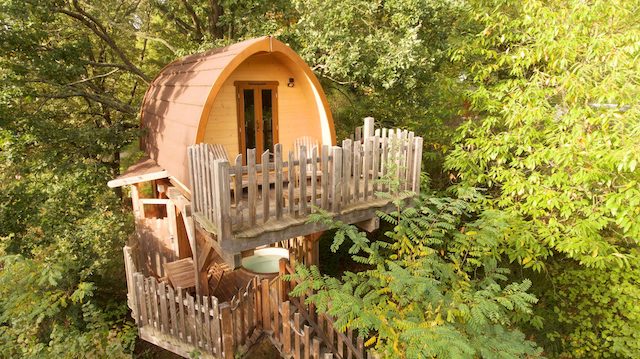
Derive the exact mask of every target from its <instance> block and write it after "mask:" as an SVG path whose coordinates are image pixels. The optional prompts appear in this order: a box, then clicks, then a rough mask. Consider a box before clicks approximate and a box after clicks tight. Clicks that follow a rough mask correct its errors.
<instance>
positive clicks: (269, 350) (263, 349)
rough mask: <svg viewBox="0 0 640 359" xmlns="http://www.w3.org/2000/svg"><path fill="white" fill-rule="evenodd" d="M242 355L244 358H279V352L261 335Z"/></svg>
mask: <svg viewBox="0 0 640 359" xmlns="http://www.w3.org/2000/svg"><path fill="white" fill-rule="evenodd" d="M244 357H245V358H246V359H280V353H279V352H278V349H276V348H275V347H274V346H273V344H271V341H270V340H269V339H267V338H266V337H263V338H262V339H261V340H260V341H259V342H257V343H256V344H255V345H253V346H252V347H251V349H249V351H248V352H247V354H246V355H245V356H244Z"/></svg>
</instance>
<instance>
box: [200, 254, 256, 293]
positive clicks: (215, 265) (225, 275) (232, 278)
mask: <svg viewBox="0 0 640 359" xmlns="http://www.w3.org/2000/svg"><path fill="white" fill-rule="evenodd" d="M214 256H215V257H214V259H213V261H212V263H211V265H210V266H209V293H211V294H212V295H213V296H215V297H216V298H218V302H220V303H223V302H227V301H230V300H231V299H232V298H233V296H234V295H236V294H237V293H238V290H240V288H245V287H246V286H247V284H248V283H249V282H251V280H252V279H253V278H254V277H255V276H256V275H255V274H253V273H250V272H248V271H246V270H244V269H242V268H238V269H235V270H232V269H231V268H230V267H229V266H228V265H227V264H226V263H225V261H224V260H223V259H222V257H220V256H219V255H218V254H217V253H215V251H214Z"/></svg>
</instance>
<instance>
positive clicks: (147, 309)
mask: <svg viewBox="0 0 640 359" xmlns="http://www.w3.org/2000/svg"><path fill="white" fill-rule="evenodd" d="M134 252H135V249H134V248H131V247H128V246H127V247H125V248H124V257H125V269H126V277H127V287H128V290H129V293H128V304H129V307H130V308H131V315H132V317H133V319H134V320H135V322H136V324H137V326H138V328H139V332H140V337H141V338H142V339H144V340H146V341H149V342H151V343H153V344H155V345H158V346H160V347H163V348H165V349H167V350H170V351H173V352H174V353H177V354H180V355H182V356H184V357H190V356H191V355H192V354H193V353H194V352H199V353H200V355H201V357H216V358H225V359H227V358H229V359H231V358H234V357H236V356H237V354H238V353H244V352H246V350H247V349H248V348H249V347H250V346H251V345H252V344H253V343H254V341H255V340H256V339H257V338H258V337H259V334H260V333H263V332H264V333H267V334H268V335H269V337H270V338H271V339H272V342H273V343H274V344H275V345H276V347H277V349H278V350H279V351H280V353H281V355H282V356H283V357H285V358H314V359H329V358H340V359H342V358H358V359H364V358H369V357H371V353H369V352H368V351H365V349H364V342H363V339H362V338H361V337H358V336H357V335H354V333H353V332H352V331H351V330H348V331H347V332H346V333H342V332H340V331H339V330H338V329H337V328H336V327H335V326H334V318H332V317H331V316H329V315H327V314H323V313H321V314H318V313H316V311H315V308H314V306H313V305H307V304H305V299H306V296H305V295H303V296H302V297H292V298H289V296H288V293H289V292H290V291H291V289H292V288H293V286H295V284H296V283H295V282H288V281H284V280H283V279H282V275H278V276H276V277H275V278H273V279H262V280H260V281H259V280H258V279H257V278H254V279H253V280H252V281H250V282H249V283H248V284H247V286H246V287H245V288H242V289H240V290H239V291H238V293H237V295H235V296H234V297H233V298H232V299H231V300H230V301H229V302H224V303H218V299H217V298H216V297H213V296H196V295H192V294H190V293H188V292H187V291H185V290H183V289H181V288H176V289H174V288H173V287H171V286H170V285H168V284H167V283H164V282H159V281H158V280H157V279H156V278H154V277H145V276H144V275H143V274H142V273H140V272H137V271H136V264H135V260H134V258H135V253H134ZM281 268H284V269H283V271H282V273H283V274H284V273H293V269H292V268H291V267H290V266H289V263H288V262H287V263H283V264H282V265H281Z"/></svg>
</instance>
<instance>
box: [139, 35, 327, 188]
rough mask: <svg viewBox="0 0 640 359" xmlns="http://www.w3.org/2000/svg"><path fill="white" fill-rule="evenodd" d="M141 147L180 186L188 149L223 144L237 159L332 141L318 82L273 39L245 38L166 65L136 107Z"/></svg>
mask: <svg viewBox="0 0 640 359" xmlns="http://www.w3.org/2000/svg"><path fill="white" fill-rule="evenodd" d="M141 118H142V126H143V128H144V129H145V130H146V131H147V133H146V136H145V141H144V149H145V151H146V152H147V153H148V154H149V156H150V157H151V159H153V160H154V161H156V163H158V165H160V166H161V167H162V168H164V169H166V170H167V171H168V172H169V173H170V174H171V176H172V177H173V178H174V179H175V180H177V181H180V183H181V184H183V185H184V186H185V187H188V186H189V177H188V166H187V163H188V161H187V147H188V146H190V145H193V144H196V143H203V142H204V143H214V144H220V145H222V146H224V150H225V151H226V154H227V157H228V158H230V159H233V158H235V156H236V155H238V154H244V153H246V150H247V149H248V148H255V149H256V151H257V152H258V153H263V152H264V151H265V150H267V149H270V150H271V151H273V146H274V144H276V143H281V144H282V146H283V151H285V152H287V151H289V150H290V149H292V146H293V144H294V141H295V140H296V139H297V138H301V137H304V136H309V137H312V138H314V139H315V140H316V141H318V143H320V144H327V145H332V144H335V131H334V127H333V119H332V117H331V111H330V110H329V106H328V103H327V99H326V96H325V94H324V91H323V90H322V87H321V86H320V82H319V81H318V79H317V78H316V76H315V75H314V74H313V72H312V71H311V69H310V68H309V66H307V64H306V63H305V62H304V61H303V60H302V59H301V58H300V57H299V56H298V55H297V54H296V53H295V52H294V51H293V50H291V48H289V47H288V46H286V45H285V44H283V43H282V42H280V41H278V40H276V39H274V38H273V37H270V36H268V37H261V38H257V39H252V40H247V41H243V42H240V43H237V44H235V45H231V46H228V47H224V48H220V49H214V50H211V51H207V52H204V53H201V54H196V55H191V56H187V57H185V58H182V59H180V60H177V61H174V62H172V63H171V64H169V65H167V66H166V67H165V68H164V69H163V70H162V71H161V72H160V74H159V75H158V76H157V77H156V78H155V80H153V82H152V83H151V86H150V87H149V90H148V91H147V93H146V95H145V98H144V101H143V104H142V112H141Z"/></svg>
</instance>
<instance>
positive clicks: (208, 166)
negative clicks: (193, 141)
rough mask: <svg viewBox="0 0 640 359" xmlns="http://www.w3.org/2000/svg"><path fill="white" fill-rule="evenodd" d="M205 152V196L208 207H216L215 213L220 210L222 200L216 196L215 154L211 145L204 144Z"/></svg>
mask: <svg viewBox="0 0 640 359" xmlns="http://www.w3.org/2000/svg"><path fill="white" fill-rule="evenodd" d="M202 146H203V147H202V149H203V154H204V170H205V172H204V176H203V177H204V181H205V182H204V187H203V191H204V193H205V198H206V201H207V207H208V208H214V213H215V212H217V211H218V210H219V206H220V200H219V198H217V196H216V192H215V189H214V188H215V177H214V173H213V171H214V169H213V166H214V164H213V156H211V150H210V149H209V145H207V144H203V145H202Z"/></svg>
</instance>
